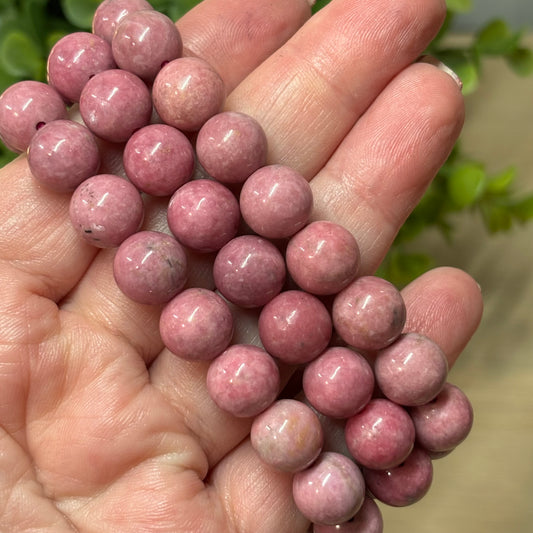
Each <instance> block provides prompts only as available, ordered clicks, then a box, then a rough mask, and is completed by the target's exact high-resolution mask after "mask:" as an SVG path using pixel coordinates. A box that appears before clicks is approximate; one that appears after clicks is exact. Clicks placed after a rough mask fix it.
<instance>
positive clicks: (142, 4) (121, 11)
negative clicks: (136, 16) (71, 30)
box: [92, 0, 153, 44]
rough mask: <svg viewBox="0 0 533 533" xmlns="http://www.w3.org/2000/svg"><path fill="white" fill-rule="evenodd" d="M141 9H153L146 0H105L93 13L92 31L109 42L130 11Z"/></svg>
mask: <svg viewBox="0 0 533 533" xmlns="http://www.w3.org/2000/svg"><path fill="white" fill-rule="evenodd" d="M141 9H153V8H152V6H151V4H150V3H149V2H147V1H146V0H104V1H103V2H101V3H100V4H99V5H98V7H97V8H96V10H95V12H94V15H93V23H92V31H93V33H95V34H96V35H99V36H100V37H102V39H105V40H106V41H107V42H108V43H109V44H111V41H112V40H113V35H114V34H115V31H116V29H117V26H118V25H119V24H120V22H121V21H122V20H123V19H124V17H126V16H127V15H128V14H129V13H133V12H134V11H140V10H141Z"/></svg>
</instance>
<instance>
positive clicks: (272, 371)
mask: <svg viewBox="0 0 533 533" xmlns="http://www.w3.org/2000/svg"><path fill="white" fill-rule="evenodd" d="M206 384H207V390H208V392H209V394H210V396H211V398H213V400H214V401H215V403H216V404H217V405H218V406H219V407H220V408H221V409H223V410H224V411H227V412H229V413H231V414H232V415H234V416H237V417H251V416H256V415H258V414H259V413H261V412H262V411H264V410H265V409H266V408H267V407H268V406H269V405H271V404H272V403H273V402H274V400H275V399H276V396H277V395H278V393H279V387H280V376H279V370H278V367H277V365H276V363H275V362H274V360H273V359H272V357H270V355H269V354H268V353H266V352H265V351H264V350H263V349H262V348H259V347H257V346H252V345H247V344H233V345H231V346H230V347H229V348H227V349H226V350H225V351H224V352H223V353H222V354H220V355H219V356H218V357H216V358H215V359H213V360H212V361H211V363H210V365H209V369H208V371H207V378H206Z"/></svg>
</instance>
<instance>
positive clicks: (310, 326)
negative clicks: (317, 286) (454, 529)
mask: <svg viewBox="0 0 533 533" xmlns="http://www.w3.org/2000/svg"><path fill="white" fill-rule="evenodd" d="M258 328H259V338H260V339H261V342H262V344H263V346H264V347H265V349H266V350H267V351H268V353H270V354H271V355H273V356H274V357H276V358H278V359H279V360H281V361H283V362H285V363H289V364H301V363H306V362H308V361H311V360H312V359H314V358H315V357H317V356H318V355H319V354H321V353H322V352H323V351H324V350H325V349H326V347H327V346H328V343H329V341H330V339H331V334H332V325H331V317H330V315H329V312H328V310H327V308H326V306H325V305H324V304H323V303H322V302H321V301H320V300H319V299H318V298H317V297H316V296H313V295H312V294H309V293H307V292H304V291H299V290H287V291H284V292H281V293H280V294H278V295H277V296H275V297H274V298H273V299H272V300H271V301H270V302H268V303H267V304H266V305H265V306H264V307H263V309H262V310H261V313H260V315H259V319H258Z"/></svg>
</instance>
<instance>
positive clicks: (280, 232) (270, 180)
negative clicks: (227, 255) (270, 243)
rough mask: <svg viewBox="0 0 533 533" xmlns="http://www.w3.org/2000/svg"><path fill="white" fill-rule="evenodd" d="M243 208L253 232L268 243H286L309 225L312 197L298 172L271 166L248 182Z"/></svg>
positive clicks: (261, 169)
mask: <svg viewBox="0 0 533 533" xmlns="http://www.w3.org/2000/svg"><path fill="white" fill-rule="evenodd" d="M240 206H241V213H242V216H243V218H244V221H245V222H246V223H247V224H248V225H249V226H250V228H252V230H253V231H255V232H256V233H258V234H259V235H262V236H263V237H267V238H268V239H283V238H285V237H291V236H292V235H294V234H295V233H296V232H297V231H299V230H301V229H302V228H303V227H304V226H305V225H306V224H307V222H308V220H309V216H310V215H311V209H312V208H313V193H312V192H311V187H310V186H309V183H307V180H306V179H305V178H304V177H303V176H302V175H301V174H300V173H299V172H296V171H295V170H293V169H291V168H289V167H286V166H284V165H268V166H265V167H262V168H260V169H259V170H256V171H255V172H254V173H253V174H252V175H251V176H250V177H249V178H248V179H247V180H246V182H245V183H244V185H243V187H242V189H241V194H240Z"/></svg>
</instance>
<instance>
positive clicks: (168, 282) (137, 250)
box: [113, 231, 187, 305]
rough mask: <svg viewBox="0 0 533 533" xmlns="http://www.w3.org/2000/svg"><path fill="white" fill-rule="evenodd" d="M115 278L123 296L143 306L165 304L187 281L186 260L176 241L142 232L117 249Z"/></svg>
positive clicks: (183, 251) (162, 234)
mask: <svg viewBox="0 0 533 533" xmlns="http://www.w3.org/2000/svg"><path fill="white" fill-rule="evenodd" d="M113 274H114V277H115V281H116V283H117V285H118V286H119V288H120V289H121V290H122V292H123V293H124V294H125V295H126V296H128V297H129V298H131V299H132V300H133V301H135V302H138V303H141V304H150V305H156V304H163V303H166V302H168V301H169V300H170V299H171V298H173V297H174V296H175V295H176V294H177V293H178V292H179V291H181V290H182V289H183V287H184V285H185V282H186V281H187V256H186V254H185V250H184V249H183V247H182V246H181V244H180V243H179V242H178V241H176V239H174V237H172V236H170V235H167V234H166V233H161V232H158V231H139V232H136V233H134V234H133V235H131V236H130V237H128V238H127V239H126V240H125V241H124V242H123V243H122V244H121V245H120V246H119V248H118V250H117V253H116V254H115V258H114V260H113Z"/></svg>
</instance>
